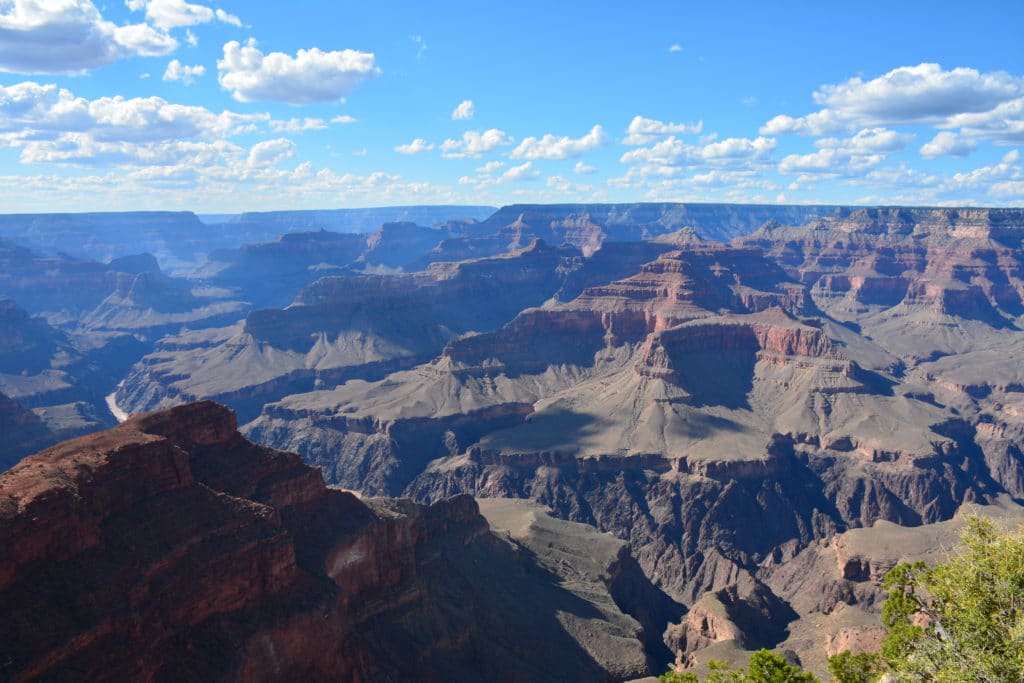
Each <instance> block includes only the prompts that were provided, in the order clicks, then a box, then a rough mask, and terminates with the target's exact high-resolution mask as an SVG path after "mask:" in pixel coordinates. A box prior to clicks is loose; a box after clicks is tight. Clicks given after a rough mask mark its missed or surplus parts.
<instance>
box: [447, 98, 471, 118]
mask: <svg viewBox="0 0 1024 683" xmlns="http://www.w3.org/2000/svg"><path fill="white" fill-rule="evenodd" d="M471 118H473V100H462V102H460V103H459V106H457V107H455V110H454V111H453V112H452V121H468V120H470V119H471Z"/></svg>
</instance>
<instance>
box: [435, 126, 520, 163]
mask: <svg viewBox="0 0 1024 683" xmlns="http://www.w3.org/2000/svg"><path fill="white" fill-rule="evenodd" d="M513 142H514V140H513V139H512V136H510V135H509V134H508V133H506V132H505V131H503V130H498V129H497V128H490V129H488V130H485V131H484V132H482V133H481V132H479V131H475V130H470V131H466V132H465V133H463V134H462V139H461V140H453V139H452V138H448V139H447V140H445V141H444V142H443V143H442V144H441V156H443V157H445V158H446V159H465V158H467V157H473V158H477V157H480V156H482V155H484V154H486V153H487V152H491V151H493V150H495V149H497V148H498V147H507V146H508V145H511V144H512V143H513Z"/></svg>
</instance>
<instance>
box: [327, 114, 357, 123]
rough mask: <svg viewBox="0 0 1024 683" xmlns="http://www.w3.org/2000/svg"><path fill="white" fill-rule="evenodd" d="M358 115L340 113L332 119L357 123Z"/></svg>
mask: <svg viewBox="0 0 1024 683" xmlns="http://www.w3.org/2000/svg"><path fill="white" fill-rule="evenodd" d="M355 122H356V117H354V116H349V115H348V114H340V115H338V116H335V117H334V118H333V119H331V123H355Z"/></svg>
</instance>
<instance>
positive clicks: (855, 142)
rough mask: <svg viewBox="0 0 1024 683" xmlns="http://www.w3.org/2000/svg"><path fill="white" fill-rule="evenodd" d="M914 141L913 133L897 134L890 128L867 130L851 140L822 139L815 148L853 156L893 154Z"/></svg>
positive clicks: (816, 143)
mask: <svg viewBox="0 0 1024 683" xmlns="http://www.w3.org/2000/svg"><path fill="white" fill-rule="evenodd" d="M913 140H914V135H913V134H912V133H897V132H896V131H894V130H889V129H888V128H865V129H864V130H861V131H859V132H858V133H857V134H856V135H854V136H853V137H849V138H822V139H820V140H818V141H816V142H815V143H814V146H815V147H820V148H826V147H831V148H837V149H843V150H847V151H849V152H850V153H851V154H866V153H885V154H888V153H891V152H898V151H900V150H901V149H904V148H905V147H906V146H907V145H909V144H910V143H911V142H912V141H913Z"/></svg>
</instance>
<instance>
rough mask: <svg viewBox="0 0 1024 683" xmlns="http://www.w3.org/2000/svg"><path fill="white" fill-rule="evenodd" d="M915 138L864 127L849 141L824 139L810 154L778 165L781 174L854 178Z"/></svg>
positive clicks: (786, 159) (789, 159) (905, 134)
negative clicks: (817, 149) (816, 149)
mask: <svg viewBox="0 0 1024 683" xmlns="http://www.w3.org/2000/svg"><path fill="white" fill-rule="evenodd" d="M913 139H914V135H912V134H910V133H898V132H896V131H894V130H889V129H887V128H865V129H864V130H861V131H859V132H857V134H856V135H853V136H851V137H848V138H822V139H820V140H817V141H816V142H815V143H814V145H815V147H818V148H819V151H817V152H813V153H811V154H790V155H788V156H786V157H785V158H784V159H783V160H782V161H781V162H779V172H781V173H799V174H804V175H807V174H825V175H830V176H847V177H849V176H854V175H858V174H862V173H864V172H865V171H866V170H868V169H870V168H873V167H875V166H877V165H878V164H880V163H882V162H883V161H884V160H885V158H886V157H887V156H888V155H889V154H892V153H893V152H898V151H900V150H902V149H904V148H905V147H906V146H907V145H909V144H910V143H911V142H912V141H913Z"/></svg>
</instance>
